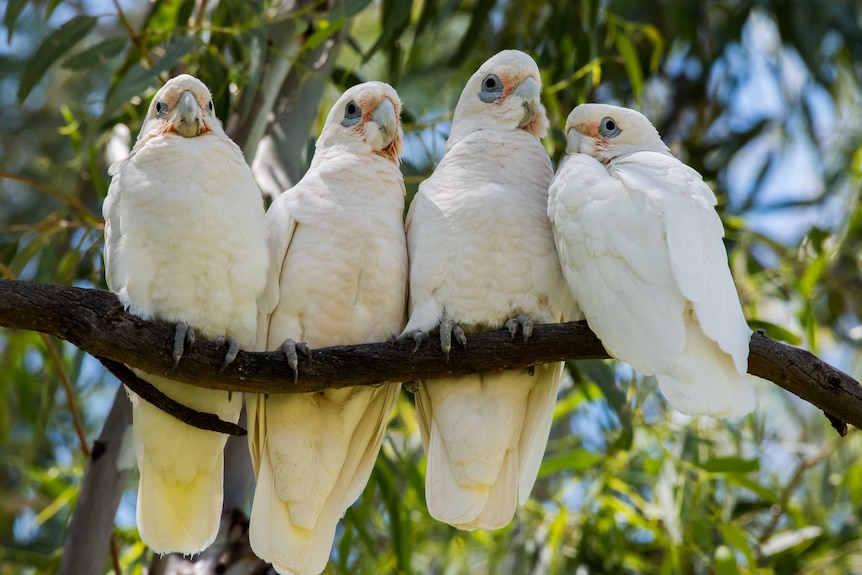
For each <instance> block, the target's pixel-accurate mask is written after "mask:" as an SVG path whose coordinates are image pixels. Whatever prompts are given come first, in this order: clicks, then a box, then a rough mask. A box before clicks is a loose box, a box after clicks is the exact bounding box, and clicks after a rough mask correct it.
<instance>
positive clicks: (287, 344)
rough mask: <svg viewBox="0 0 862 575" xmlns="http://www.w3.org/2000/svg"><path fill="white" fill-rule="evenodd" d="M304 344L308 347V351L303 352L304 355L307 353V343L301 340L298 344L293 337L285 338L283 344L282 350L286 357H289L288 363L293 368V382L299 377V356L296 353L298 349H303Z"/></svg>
mask: <svg viewBox="0 0 862 575" xmlns="http://www.w3.org/2000/svg"><path fill="white" fill-rule="evenodd" d="M302 346H305V347H306V351H305V352H303V354H304V355H307V352H308V349H307V348H308V346H307V345H306V344H305V343H302V342H300V343H299V344H297V343H296V342H295V341H293V340H292V339H286V340H284V343H283V344H281V351H283V352H284V355H285V357H287V365H289V366H290V369H292V370H293V382H294V383H296V381H297V380H298V379H299V357H298V356H297V355H296V350H297V349H301V348H302Z"/></svg>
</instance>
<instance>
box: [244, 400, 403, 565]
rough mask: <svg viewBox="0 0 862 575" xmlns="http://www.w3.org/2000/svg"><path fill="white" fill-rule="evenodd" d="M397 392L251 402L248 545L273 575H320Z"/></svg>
mask: <svg viewBox="0 0 862 575" xmlns="http://www.w3.org/2000/svg"><path fill="white" fill-rule="evenodd" d="M400 390H401V385H400V384H397V385H394V384H389V385H385V386H382V387H376V388H368V387H361V388H359V387H358V388H346V389H343V390H327V391H325V392H324V394H323V395H322V396H321V395H317V394H301V395H294V396H290V397H271V398H270V399H268V400H267V399H265V398H264V397H263V396H258V398H257V406H256V408H255V409H254V411H255V426H254V430H255V433H256V434H258V435H259V437H258V439H255V440H253V441H252V442H251V443H250V445H252V446H253V447H252V449H255V448H256V449H259V453H257V454H256V455H253V458H254V459H256V461H257V466H256V469H257V472H258V473H257V487H256V488H255V493H254V501H253V503H252V509H251V521H250V527H249V539H250V542H251V547H252V549H253V550H254V552H255V554H256V555H257V556H258V557H261V558H263V559H264V560H266V561H269V562H270V563H272V566H273V568H275V570H276V571H277V572H278V573H281V574H282V575H287V574H290V575H317V574H319V573H321V572H322V571H323V570H324V568H325V567H326V563H327V562H328V561H329V555H330V552H331V550H332V543H333V541H334V539H335V530H336V527H337V525H338V521H339V519H341V517H342V516H343V515H344V512H345V511H346V510H347V508H348V507H350V505H352V504H353V502H354V501H356V499H357V498H358V497H359V495H360V494H361V493H362V490H363V489H364V488H365V486H366V484H367V483H368V479H369V477H370V475H371V471H372V470H373V468H374V461H375V459H376V458H377V453H378V452H379V450H380V445H381V443H382V442H383V432H384V430H385V428H386V423H387V421H388V419H389V415H390V414H391V413H392V409H393V407H394V406H395V401H396V400H397V398H398V395H399V393H400ZM270 442H278V444H270ZM316 442H319V445H317V443H316ZM283 444H284V445H283ZM255 446H256V447H255ZM341 448H343V449H341ZM273 458H275V460H276V464H279V463H280V465H279V466H278V467H277V468H274V466H273Z"/></svg>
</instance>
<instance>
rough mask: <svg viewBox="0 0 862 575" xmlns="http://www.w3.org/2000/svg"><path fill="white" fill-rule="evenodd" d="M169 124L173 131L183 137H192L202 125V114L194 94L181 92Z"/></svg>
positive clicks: (199, 131)
mask: <svg viewBox="0 0 862 575" xmlns="http://www.w3.org/2000/svg"><path fill="white" fill-rule="evenodd" d="M171 124H172V125H173V128H174V131H175V132H176V133H177V134H179V135H180V136H183V137H184V138H194V137H195V136H197V135H198V134H200V133H201V131H202V130H203V127H204V121H203V114H202V113H201V107H200V105H198V101H197V100H196V99H195V96H194V94H192V93H191V92H189V91H186V92H183V94H182V95H181V96H180V100H179V102H177V105H176V107H175V108H174V113H173V114H171Z"/></svg>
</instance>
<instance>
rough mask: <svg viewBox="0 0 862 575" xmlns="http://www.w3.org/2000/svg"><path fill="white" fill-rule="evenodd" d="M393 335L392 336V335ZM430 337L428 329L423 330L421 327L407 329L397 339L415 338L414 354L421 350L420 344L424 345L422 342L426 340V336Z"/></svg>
mask: <svg viewBox="0 0 862 575" xmlns="http://www.w3.org/2000/svg"><path fill="white" fill-rule="evenodd" d="M390 337H391V336H390ZM426 337H428V332H427V331H422V330H421V329H414V330H411V331H405V332H404V333H402V334H401V335H400V336H398V338H397V339H396V341H398V340H402V339H412V340H413V343H414V345H413V354H414V355H415V354H416V352H417V351H419V346H420V345H422V342H423V341H425V338H426Z"/></svg>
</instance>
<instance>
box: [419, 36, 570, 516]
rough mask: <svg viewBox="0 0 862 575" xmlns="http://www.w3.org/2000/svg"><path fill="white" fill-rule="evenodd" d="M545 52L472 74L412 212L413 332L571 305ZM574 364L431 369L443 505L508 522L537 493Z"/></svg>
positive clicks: (426, 428) (552, 317) (454, 333)
mask: <svg viewBox="0 0 862 575" xmlns="http://www.w3.org/2000/svg"><path fill="white" fill-rule="evenodd" d="M541 86H542V81H541V78H540V77H539V69H538V67H537V66H536V63H535V62H534V61H533V59H532V58H531V57H530V56H528V55H527V54H524V53H523V52H518V51H516V50H506V51H503V52H500V53H499V54H497V55H496V56H494V57H492V58H491V59H489V60H488V61H486V62H485V63H484V64H482V66H481V67H480V68H479V70H478V71H476V73H475V74H473V76H472V77H471V78H470V80H469V81H468V82H467V85H466V87H465V88H464V91H463V92H462V93H461V97H460V99H459V100H458V104H457V106H456V108H455V115H454V117H453V119H452V130H451V133H450V135H449V139H448V141H447V142H446V152H445V155H444V156H443V159H442V160H441V162H440V164H439V165H438V166H437V168H436V170H434V173H433V174H432V175H431V177H430V178H428V179H427V180H426V181H424V182H423V183H422V184H421V185H420V186H419V192H418V193H417V194H416V197H415V198H414V199H413V202H412V203H411V205H410V211H409V214H408V216H407V245H408V251H409V254H410V293H409V313H410V318H409V320H408V323H407V326H406V328H405V331H404V334H403V337H413V338H414V339H419V340H421V338H422V337H423V336H424V335H425V334H427V333H428V332H430V331H432V330H435V329H439V330H440V340H441V346H442V347H443V350H444V351H445V352H446V353H447V354H448V353H449V349H450V346H451V338H452V337H454V338H455V339H456V340H457V341H459V342H461V343H462V344H463V343H464V342H465V340H466V338H465V336H464V332H476V333H480V332H486V331H493V330H498V329H501V328H502V327H504V326H506V327H508V328H509V330H510V331H511V332H512V334H513V337H514V335H515V333H516V331H517V330H518V327H519V326H520V327H521V328H522V330H523V334H524V338H525V339H526V338H528V337H529V335H530V333H531V332H532V325H533V323H532V322H538V323H555V322H560V321H561V319H562V318H563V316H564V314H565V313H567V312H569V311H570V309H571V304H570V302H571V296H570V295H569V293H568V289H567V288H566V284H565V279H564V278H563V274H562V271H561V269H560V262H559V259H558V258H557V254H556V250H555V248H554V238H553V236H552V234H551V227H550V223H549V222H548V216H547V205H548V185H549V184H550V181H551V177H552V176H553V169H552V168H551V161H550V158H549V157H548V154H547V152H546V151H545V149H544V147H543V146H542V144H541V142H540V141H539V138H541V137H543V136H544V135H545V133H546V132H547V128H548V120H547V117H546V116H545V109H544V107H543V106H542V104H541V102H540V101H539V94H540V91H541ZM562 369H563V364H562V363H553V364H546V365H540V366H537V367H536V368H535V373H533V372H532V371H527V370H517V371H499V372H493V373H483V374H477V375H468V376H463V377H457V378H451V379H437V380H433V381H427V382H420V384H419V385H418V388H417V390H416V408H417V411H418V415H419V423H420V430H421V434H422V441H423V444H424V445H425V450H426V452H427V457H428V466H427V471H426V478H425V491H426V498H427V502H428V510H429V512H430V513H431V515H432V516H433V517H434V518H436V519H438V520H440V521H444V522H446V523H449V524H451V525H454V526H456V527H458V528H461V529H476V528H488V529H495V528H499V527H502V526H504V525H506V524H507V523H509V522H510V521H511V520H512V517H513V516H514V513H515V507H516V505H517V503H518V502H520V503H523V502H524V501H525V500H526V499H527V497H528V496H529V494H530V491H531V490H532V488H533V484H534V483H535V481H536V476H537V474H538V471H539V464H540V463H541V460H542V455H543V454H544V450H545V446H546V444H547V442H548V435H549V433H550V428H551V420H552V416H553V411H554V402H555V400H556V395H557V389H558V387H559V382H560V376H561V374H562Z"/></svg>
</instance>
